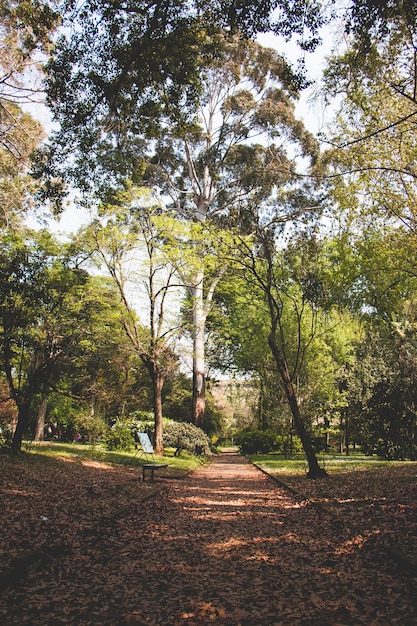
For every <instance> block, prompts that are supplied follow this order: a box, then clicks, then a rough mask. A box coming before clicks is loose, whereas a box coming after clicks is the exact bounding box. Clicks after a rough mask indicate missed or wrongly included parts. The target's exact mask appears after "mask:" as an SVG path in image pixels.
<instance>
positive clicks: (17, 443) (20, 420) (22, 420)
mask: <svg viewBox="0 0 417 626" xmlns="http://www.w3.org/2000/svg"><path fill="white" fill-rule="evenodd" d="M30 404H31V403H30V402H24V403H23V404H19V406H18V410H19V413H18V416H17V424H16V428H15V431H14V433H13V439H12V446H11V447H12V450H13V452H20V450H21V448H22V441H23V436H24V434H25V433H26V431H27V429H28V425H29V415H30Z"/></svg>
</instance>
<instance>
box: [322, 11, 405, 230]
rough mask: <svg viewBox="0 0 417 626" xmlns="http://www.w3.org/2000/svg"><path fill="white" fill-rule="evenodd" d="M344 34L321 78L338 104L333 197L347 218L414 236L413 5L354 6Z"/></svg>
mask: <svg viewBox="0 0 417 626" xmlns="http://www.w3.org/2000/svg"><path fill="white" fill-rule="evenodd" d="M365 4H366V10H365ZM348 30H349V32H350V37H349V39H348V47H347V49H346V51H345V52H344V53H343V54H341V55H335V56H334V57H333V58H331V59H330V62H329V65H328V67H327V69H326V71H325V86H326V90H327V93H328V94H330V95H333V96H334V95H337V96H339V98H340V96H343V99H341V105H340V111H339V114H338V116H337V118H336V120H335V122H334V123H333V124H332V125H331V127H330V129H329V132H328V134H327V137H326V139H327V140H328V141H329V142H330V143H331V144H332V145H333V146H334V148H332V149H330V150H329V152H328V159H329V161H330V162H331V163H332V164H333V165H334V170H333V177H332V178H331V179H330V180H331V181H332V183H333V190H334V195H335V198H336V200H337V202H338V203H339V204H340V206H341V207H342V208H343V209H345V210H346V211H348V210H349V211H350V212H351V214H352V212H353V210H356V214H357V215H358V216H359V217H360V218H362V219H365V220H367V219H369V218H368V215H369V214H370V215H371V220H375V219H376V218H379V219H380V220H381V221H385V220H387V219H388V220H390V221H391V222H392V223H394V224H399V223H400V224H404V225H407V226H408V228H409V229H410V231H411V232H414V231H415V227H416V213H415V205H416V193H417V188H416V182H417V174H416V172H415V170H414V166H413V163H414V162H415V160H416V147H415V142H414V140H413V138H414V134H415V127H416V119H417V117H416V116H417V91H416V87H415V85H416V78H417V61H416V55H415V50H416V45H417V16H416V9H415V3H414V2H409V1H408V0H406V1H404V2H393V1H390V0H387V1H382V2H375V3H371V5H370V6H369V3H364V2H362V0H360V1H358V2H354V3H353V9H352V15H351V18H350V20H349V21H348ZM382 102H383V103H384V104H383V106H381V103H382ZM351 219H352V217H351Z"/></svg>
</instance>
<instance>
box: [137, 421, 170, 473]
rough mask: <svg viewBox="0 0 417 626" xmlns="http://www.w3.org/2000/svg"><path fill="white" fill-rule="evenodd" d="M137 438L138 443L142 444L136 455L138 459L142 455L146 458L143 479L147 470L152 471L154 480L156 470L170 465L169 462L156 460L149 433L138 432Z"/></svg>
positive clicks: (143, 466)
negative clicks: (157, 461)
mask: <svg viewBox="0 0 417 626" xmlns="http://www.w3.org/2000/svg"><path fill="white" fill-rule="evenodd" d="M135 439H136V442H137V444H138V445H139V446H140V448H138V452H137V454H135V457H136V458H138V459H140V458H141V457H142V458H144V460H145V462H144V463H143V464H142V480H145V478H146V472H149V473H150V475H151V480H153V479H154V476H155V472H156V471H157V470H160V469H164V468H165V467H168V464H167V463H156V462H155V460H154V449H153V445H152V443H151V440H150V439H149V435H148V434H147V433H136V436H135Z"/></svg>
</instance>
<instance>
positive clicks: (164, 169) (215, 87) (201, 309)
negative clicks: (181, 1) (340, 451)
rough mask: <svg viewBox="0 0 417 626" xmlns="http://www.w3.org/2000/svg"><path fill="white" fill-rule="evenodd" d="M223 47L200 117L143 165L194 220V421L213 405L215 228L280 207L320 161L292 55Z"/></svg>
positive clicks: (244, 223)
mask: <svg viewBox="0 0 417 626" xmlns="http://www.w3.org/2000/svg"><path fill="white" fill-rule="evenodd" d="M224 48H225V51H224V56H223V57H222V59H221V60H219V61H218V62H214V63H211V64H210V65H209V66H208V67H207V68H206V71H205V73H204V76H203V78H202V86H203V90H202V95H201V106H200V108H199V118H198V119H196V121H195V123H194V125H193V127H188V128H185V129H184V130H183V131H182V132H181V133H179V132H178V130H177V129H171V130H167V132H166V133H165V135H164V137H162V138H161V139H160V140H159V141H158V142H157V144H156V150H155V155H154V156H153V158H152V159H151V162H150V164H149V165H147V167H146V169H145V172H144V178H145V180H146V181H147V183H148V184H149V185H153V186H154V187H157V188H159V189H160V190H161V191H162V192H163V194H164V196H165V197H166V198H169V199H170V200H171V202H168V201H167V206H168V207H169V208H171V209H173V210H174V211H175V212H176V214H177V216H178V217H179V219H181V220H186V221H188V222H190V223H191V224H193V227H192V228H193V231H192V232H193V234H192V235H191V237H190V239H189V241H188V245H189V247H190V245H191V248H192V249H194V251H195V254H194V262H193V263H191V264H190V267H191V268H192V271H191V272H190V271H189V272H188V273H187V276H186V277H185V278H184V280H185V283H186V284H187V285H188V288H189V290H190V293H191V295H192V312H193V344H194V345H193V359H194V366H193V421H194V422H195V423H196V424H199V425H201V424H203V421H204V409H205V400H204V387H205V382H204V379H205V354H204V351H205V347H204V346H205V325H206V319H207V315H208V314H209V312H210V306H211V301H212V298H213V293H214V290H215V288H216V285H217V283H218V281H219V279H220V278H221V275H222V272H223V271H224V261H223V260H221V259H220V260H218V261H217V262H216V261H215V260H214V259H215V256H216V255H215V254H213V253H212V250H213V245H214V244H213V243H210V242H213V241H215V239H216V236H215V237H214V238H213V234H212V233H211V229H213V228H217V229H219V228H220V229H221V228H222V229H227V228H231V227H233V226H236V225H240V227H241V228H242V229H243V230H244V229H245V227H248V225H249V223H250V219H248V218H247V216H246V217H245V214H244V208H245V209H247V208H248V207H253V210H255V211H256V210H258V209H259V210H262V209H260V208H259V207H261V206H262V207H263V210H265V211H271V213H272V212H273V209H272V208H271V207H270V206H269V207H267V200H268V198H270V197H273V196H274V194H276V193H277V189H279V188H280V187H281V186H285V185H286V184H288V183H289V181H290V180H291V179H292V178H294V177H295V172H296V162H297V156H300V157H303V158H304V157H306V158H307V155H308V156H309V157H311V158H313V159H314V156H315V154H316V152H315V151H316V148H317V145H316V143H315V141H314V140H313V138H312V136H311V135H310V134H309V133H308V132H307V131H306V129H305V128H304V126H303V124H302V123H301V122H299V121H298V120H297V119H296V117H295V115H294V108H295V104H294V102H295V99H296V97H297V94H298V88H299V82H298V77H297V76H295V75H294V74H293V72H292V71H291V68H290V67H289V66H288V64H287V63H286V61H285V59H284V58H283V57H282V56H281V55H280V54H278V53H277V52H275V51H273V50H271V49H265V48H263V47H261V46H259V45H258V44H256V43H254V42H251V41H246V42H242V40H241V39H239V38H238V37H236V38H235V39H232V40H231V41H225V43H224ZM291 150H292V154H291V157H290V156H289V154H290V151H291ZM249 212H250V211H249ZM190 233H191V231H190ZM217 238H218V239H219V240H220V239H221V237H220V235H219V233H218V234H217ZM208 268H209V270H208Z"/></svg>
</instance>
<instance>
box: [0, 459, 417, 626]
mask: <svg viewBox="0 0 417 626" xmlns="http://www.w3.org/2000/svg"><path fill="white" fill-rule="evenodd" d="M0 465H1V469H2V475H1V493H2V498H1V507H2V509H1V514H2V533H1V543H0V555H1V561H0V562H1V569H2V570H3V571H7V568H8V566H9V564H10V562H11V561H12V559H13V558H15V557H17V556H18V555H19V554H21V553H22V552H24V551H25V550H26V551H27V550H32V551H33V550H36V551H38V552H39V553H40V554H41V555H42V558H41V559H40V561H39V563H38V564H35V565H34V566H31V567H29V568H28V571H27V574H26V576H25V577H23V578H21V579H19V580H18V581H17V582H16V584H13V585H11V586H10V587H9V588H7V589H4V590H3V591H2V592H1V595H0V623H1V624H3V625H4V626H12V625H17V624H19V625H30V626H45V625H48V624H51V625H54V626H58V625H59V624H67V625H74V626H89V625H95V626H101V625H102V626H110V625H118V624H120V625H121V626H122V625H124V624H136V625H137V624H143V625H145V624H146V625H158V624H163V625H164V626H183V625H186V626H197V625H205V624H215V625H218V626H223V625H224V626H226V624H227V625H228V626H263V625H265V626H273V625H283V626H285V625H291V626H294V625H297V626H298V625H300V626H318V625H320V626H348V625H350V624H351V625H355V626H356V625H359V626H360V625H362V624H363V625H366V626H373V625H377V624H378V626H389V625H391V624H393V625H394V624H401V626H407V625H408V624H409V625H411V624H416V623H417V608H416V603H415V597H416V591H417V589H416V587H417V577H416V575H415V574H414V573H410V572H409V571H406V570H405V569H404V568H403V567H401V566H400V565H399V564H398V563H396V562H395V561H394V560H393V559H392V558H391V552H390V551H391V549H392V548H396V549H402V550H404V551H408V552H413V550H414V547H415V539H416V525H417V515H416V513H417V511H416V507H417V498H416V496H417V493H416V481H415V469H410V466H409V465H408V466H407V468H406V469H401V468H399V469H397V468H394V467H393V470H392V471H388V470H386V471H384V472H382V474H381V473H380V474H379V476H378V473H377V472H376V473H368V474H366V473H361V472H357V473H356V474H355V473H354V472H352V473H351V475H346V476H344V477H339V476H338V477H337V478H331V479H327V480H324V481H306V480H305V479H304V480H302V479H300V481H299V483H298V484H297V485H294V484H293V485H291V486H292V487H293V488H294V487H296V488H297V489H298V491H299V492H300V495H299V496H297V495H295V494H293V493H291V492H289V491H287V490H285V488H283V487H282V486H280V485H278V484H277V483H276V482H274V481H273V480H272V479H271V478H270V477H269V476H267V475H265V474H264V473H261V472H260V471H259V470H257V469H256V468H254V467H253V466H252V465H250V464H249V463H248V462H247V461H246V459H243V458H242V457H239V456H237V455H231V454H224V455H220V456H219V457H216V458H215V460H214V462H213V463H212V464H210V465H208V466H205V467H203V468H201V469H199V470H198V471H197V472H195V473H194V474H193V475H191V476H189V477H188V478H187V479H186V480H183V481H173V480H164V479H163V478H157V479H156V480H155V481H154V482H153V483H152V482H151V481H149V482H146V483H143V482H142V481H141V480H140V477H141V474H140V470H139V469H137V468H128V467H123V466H110V465H108V464H107V465H105V464H100V463H95V464H90V465H89V466H86V465H82V464H81V462H72V463H68V462H59V461H51V462H50V463H42V464H41V463H37V462H35V461H33V462H30V463H27V462H12V461H10V460H9V459H7V458H6V457H4V458H1V459H0ZM404 467H405V466H404ZM378 471H379V470H378ZM412 472H414V475H413V474H412ZM359 502H360V504H358V503H359Z"/></svg>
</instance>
